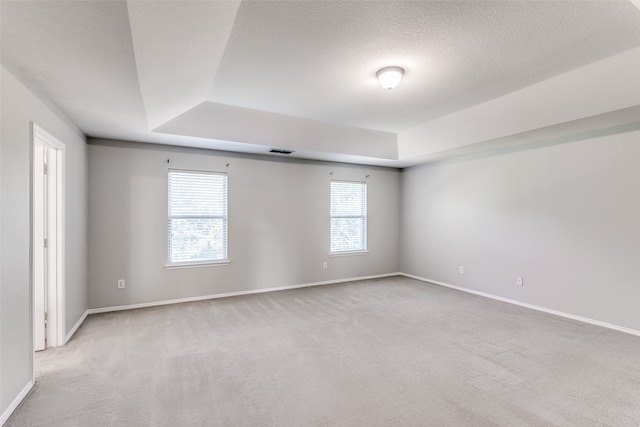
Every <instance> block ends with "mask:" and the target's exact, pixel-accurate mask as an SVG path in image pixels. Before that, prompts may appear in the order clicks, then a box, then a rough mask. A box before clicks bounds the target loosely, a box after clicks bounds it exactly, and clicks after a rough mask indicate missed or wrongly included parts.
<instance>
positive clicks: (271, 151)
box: [269, 148, 293, 154]
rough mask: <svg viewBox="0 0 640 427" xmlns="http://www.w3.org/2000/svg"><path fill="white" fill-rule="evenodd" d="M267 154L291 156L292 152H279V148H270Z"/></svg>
mask: <svg viewBox="0 0 640 427" xmlns="http://www.w3.org/2000/svg"><path fill="white" fill-rule="evenodd" d="M269 152H270V153H276V154H291V153H293V150H281V149H279V148H272V149H271V150H269Z"/></svg>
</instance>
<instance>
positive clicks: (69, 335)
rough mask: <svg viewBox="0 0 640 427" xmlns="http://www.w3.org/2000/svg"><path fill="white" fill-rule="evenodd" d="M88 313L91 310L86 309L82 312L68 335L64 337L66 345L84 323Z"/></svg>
mask: <svg viewBox="0 0 640 427" xmlns="http://www.w3.org/2000/svg"><path fill="white" fill-rule="evenodd" d="M88 315H89V310H85V312H84V313H83V314H82V316H80V318H79V319H78V321H77V322H76V324H75V325H73V328H71V330H70V331H69V333H68V334H67V336H66V337H65V338H64V345H66V344H67V343H68V342H69V340H70V339H71V337H73V334H75V333H76V331H77V330H78V328H79V327H80V326H81V325H82V322H84V319H86V318H87V316H88Z"/></svg>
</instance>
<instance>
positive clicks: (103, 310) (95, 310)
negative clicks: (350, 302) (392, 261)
mask: <svg viewBox="0 0 640 427" xmlns="http://www.w3.org/2000/svg"><path fill="white" fill-rule="evenodd" d="M401 275H402V273H399V272H397V273H387V274H377V275H374V276H362V277H350V278H346V279H336V280H326V281H323V282H312V283H303V284H299V285H288V286H279V287H276V288H265V289H252V290H248V291H238V292H227V293H223V294H211V295H202V296H197V297H188V298H178V299H172V300H165V301H154V302H144V303H140V304H128V305H116V306H112V307H101V308H90V309H89V310H87V314H97V313H108V312H112V311H121V310H133V309H136V308H145V307H156V306H160V305H168V304H179V303H183V302H192V301H202V300H208V299H216V298H227V297H235V296H239V295H251V294H261V293H264V292H273V291H284V290H287V289H297V288H307V287H310V286H320V285H331V284H334V283H346V282H354V281H357V280H369V279H380V278H383V277H392V276H401Z"/></svg>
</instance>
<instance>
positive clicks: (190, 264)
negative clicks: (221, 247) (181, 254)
mask: <svg viewBox="0 0 640 427" xmlns="http://www.w3.org/2000/svg"><path fill="white" fill-rule="evenodd" d="M229 264H231V261H229V260H228V259H221V260H219V261H201V262H182V263H179V264H166V265H165V266H164V268H166V269H167V270H177V269H180V268H200V267H220V266H222V265H229Z"/></svg>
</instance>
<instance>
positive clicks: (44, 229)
mask: <svg viewBox="0 0 640 427" xmlns="http://www.w3.org/2000/svg"><path fill="white" fill-rule="evenodd" d="M32 135H33V167H32V209H33V214H32V230H33V232H32V259H33V264H32V266H33V271H32V277H33V347H34V351H40V350H44V349H46V348H50V347H57V346H59V345H63V344H64V229H63V227H64V144H63V143H62V142H60V141H59V140H58V139H56V138H55V137H53V136H52V135H51V134H49V133H47V132H46V131H45V130H44V129H42V128H41V127H40V126H38V125H36V124H35V123H34V124H33V127H32Z"/></svg>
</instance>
